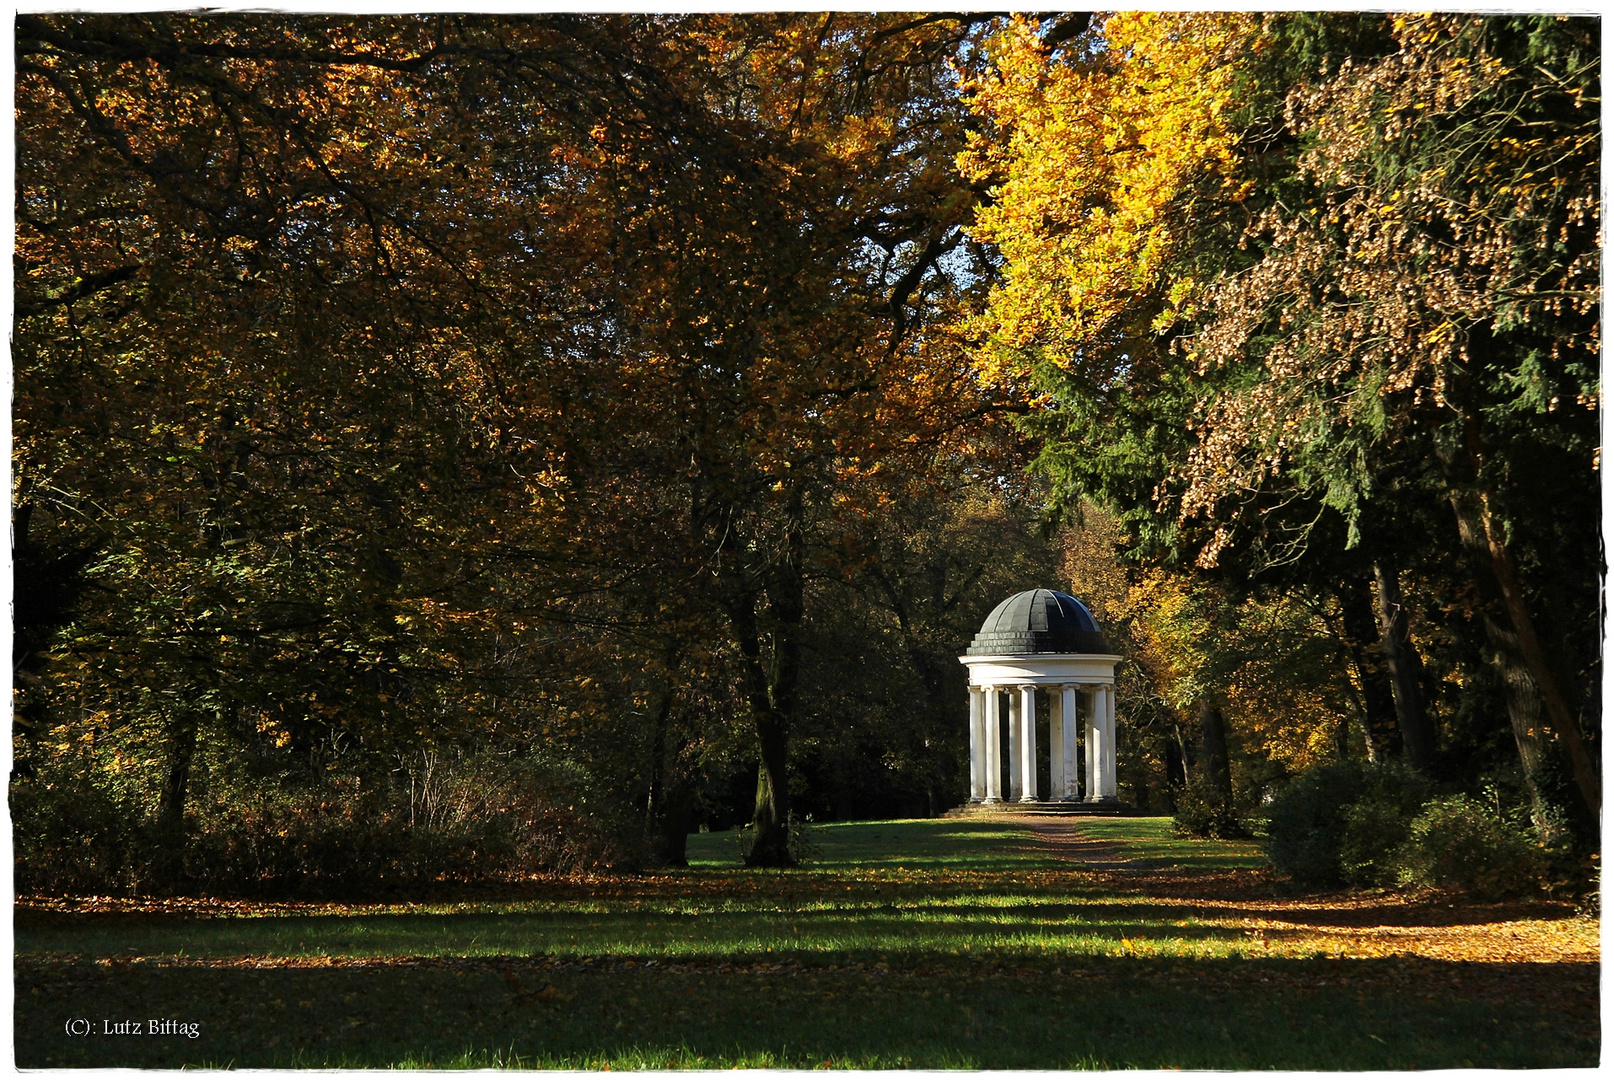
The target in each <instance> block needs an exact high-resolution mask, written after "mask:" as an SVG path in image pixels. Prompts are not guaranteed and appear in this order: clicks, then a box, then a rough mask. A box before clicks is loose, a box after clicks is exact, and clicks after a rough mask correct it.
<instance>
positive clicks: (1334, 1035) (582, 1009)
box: [16, 956, 1600, 1070]
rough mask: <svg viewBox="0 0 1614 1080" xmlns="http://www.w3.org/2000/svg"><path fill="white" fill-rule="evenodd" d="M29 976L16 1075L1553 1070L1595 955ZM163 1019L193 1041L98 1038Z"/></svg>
mask: <svg viewBox="0 0 1614 1080" xmlns="http://www.w3.org/2000/svg"><path fill="white" fill-rule="evenodd" d="M16 986H17V998H16V1001H17V1007H16V1055H17V1064H18V1065H19V1066H21V1067H23V1068H44V1067H75V1066H96V1067H114V1066H132V1067H148V1068H149V1067H170V1068H172V1067H180V1066H194V1065H203V1064H211V1065H215V1066H217V1065H233V1066H235V1067H278V1068H287V1067H320V1066H348V1067H372V1068H374V1067H386V1066H390V1065H399V1064H416V1065H432V1066H436V1067H452V1066H459V1067H478V1066H488V1065H501V1064H502V1065H518V1066H522V1067H534V1066H547V1067H555V1066H566V1065H571V1066H581V1067H599V1066H601V1065H604V1064H610V1065H612V1067H613V1068H623V1067H635V1066H638V1067H664V1068H668V1067H672V1068H676V1067H685V1066H694V1067H727V1066H731V1065H734V1064H764V1065H773V1066H776V1067H794V1068H803V1067H813V1066H818V1065H822V1064H825V1063H828V1064H839V1065H850V1066H861V1067H866V1068H877V1067H908V1068H1017V1069H1033V1068H1194V1069H1272V1068H1280V1069H1348V1070H1357V1069H1405V1068H1418V1069H1428V1068H1455V1067H1477V1068H1561V1067H1589V1066H1592V1065H1595V1064H1596V1062H1597V1058H1598V1051H1599V1046H1600V1044H1599V1035H1598V1011H1597V995H1598V986H1597V969H1596V966H1595V965H1589V964H1588V965H1570V964H1540V965H1516V964H1515V965H1505V964H1495V965H1482V964H1453V963H1444V962H1440V961H1428V960H1405V959H1402V960H1396V961H1354V962H1342V961H1294V960H1290V961H1237V960H1226V961H1223V960H1217V961H1183V960H1173V961H1152V960H1147V959H1140V958H1089V959H1087V960H1086V961H1085V962H1082V963H1079V964H1071V963H1052V962H1049V961H1047V960H1042V961H1039V960H1038V959H1037V958H1035V957H1029V956H1027V957H1013V956H1001V957H996V958H992V959H985V960H964V959H958V958H951V959H949V960H947V961H945V962H942V963H933V964H924V965H920V966H917V967H907V968H905V967H901V966H897V967H887V966H886V965H883V964H875V965H853V966H850V967H841V966H827V965H813V966H805V965H794V964H787V965H780V964H763V965H753V966H752V967H751V968H750V969H747V968H745V967H743V966H737V965H733V964H726V965H719V966H712V967H704V968H703V967H701V966H687V967H685V968H684V969H682V970H677V969H675V970H647V969H646V967H645V964H644V958H641V959H640V960H639V961H636V962H635V963H634V964H633V965H631V966H630V965H629V964H627V963H626V962H618V963H613V964H608V965H598V964H596V965H572V966H570V967H567V966H545V964H544V963H542V962H539V961H534V960H530V959H526V958H521V957H491V958H484V959H477V960H472V961H467V960H453V961H446V962H443V963H441V964H430V963H414V964H409V963H405V964H397V963H354V964H350V965H344V966H336V967H302V968H288V967H252V966H228V967H200V966H158V965H155V964H146V963H134V964H127V965H111V966H105V965H102V964H95V963H54V964H53V963H45V964H32V963H21V964H19V965H18V968H17V983H16ZM75 1017H77V1018H82V1019H83V1020H84V1021H85V1022H86V1023H87V1024H88V1025H90V1026H91V1027H93V1028H95V1029H96V1030H97V1034H95V1035H92V1036H72V1035H69V1034H67V1029H66V1027H65V1026H64V1025H65V1022H66V1021H67V1020H69V1019H72V1018H75ZM151 1019H173V1020H179V1021H182V1022H185V1023H194V1024H197V1025H199V1027H198V1031H199V1037H198V1038H196V1039H188V1038H184V1037H180V1036H171V1035H149V1034H145V1033H142V1034H140V1035H134V1034H124V1035H114V1034H105V1033H101V1029H102V1028H103V1027H104V1025H105V1024H106V1022H107V1021H109V1020H110V1021H112V1022H117V1021H119V1020H135V1021H138V1022H142V1023H144V1022H146V1021H149V1020H151Z"/></svg>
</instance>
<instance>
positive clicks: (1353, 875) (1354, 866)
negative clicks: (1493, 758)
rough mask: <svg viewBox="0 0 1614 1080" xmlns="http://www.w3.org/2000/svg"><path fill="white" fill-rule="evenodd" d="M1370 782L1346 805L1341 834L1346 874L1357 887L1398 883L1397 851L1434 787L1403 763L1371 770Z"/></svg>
mask: <svg viewBox="0 0 1614 1080" xmlns="http://www.w3.org/2000/svg"><path fill="white" fill-rule="evenodd" d="M1363 778H1364V780H1365V781H1366V786H1365V787H1364V789H1363V790H1362V793H1361V794H1360V795H1358V796H1357V797H1356V799H1355V801H1354V802H1352V803H1351V804H1350V805H1349V806H1347V807H1345V808H1344V811H1345V812H1344V820H1343V822H1342V828H1341V829H1340V837H1339V869H1340V877H1341V878H1342V879H1343V880H1344V881H1345V882H1347V883H1349V884H1351V885H1394V884H1395V883H1396V873H1397V862H1396V851H1397V849H1398V848H1399V847H1400V846H1401V844H1402V842H1403V841H1404V840H1405V839H1406V838H1407V832H1408V830H1409V829H1410V827H1411V825H1412V821H1413V819H1414V818H1416V817H1417V816H1418V812H1419V810H1420V809H1422V807H1423V805H1424V803H1425V802H1426V801H1428V799H1429V797H1430V795H1432V794H1433V789H1432V787H1431V785H1430V784H1429V782H1428V781H1426V780H1425V779H1423V778H1422V777H1420V776H1419V775H1418V774H1417V773H1415V772H1413V771H1411V770H1410V769H1407V768H1405V767H1404V766H1401V765H1397V764H1390V765H1384V766H1381V767H1379V768H1374V769H1368V770H1366V771H1365V773H1364V777H1363Z"/></svg>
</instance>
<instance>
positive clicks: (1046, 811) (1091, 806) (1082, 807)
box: [942, 799, 1156, 818]
mask: <svg viewBox="0 0 1614 1080" xmlns="http://www.w3.org/2000/svg"><path fill="white" fill-rule="evenodd" d="M1155 812H1156V811H1150V810H1139V809H1137V808H1136V807H1134V806H1129V805H1127V804H1126V803H1124V802H1122V801H1121V800H1119V799H1101V800H1099V801H1097V802H1076V801H1073V802H1066V801H1064V800H1063V799H1043V800H1040V801H1038V802H1014V803H1010V802H1003V803H966V804H965V805H963V806H955V807H953V808H952V809H951V810H948V811H947V812H946V813H944V814H942V817H949V818H959V817H1013V816H1016V815H1021V814H1031V815H1037V816H1069V817H1138V816H1145V815H1149V814H1152V813H1155Z"/></svg>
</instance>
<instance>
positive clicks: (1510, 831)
mask: <svg viewBox="0 0 1614 1080" xmlns="http://www.w3.org/2000/svg"><path fill="white" fill-rule="evenodd" d="M1396 861H1397V862H1398V863H1399V873H1398V875H1397V876H1398V879H1399V881H1400V882H1401V884H1402V885H1405V886H1411V887H1414V888H1457V889H1462V890H1463V891H1465V892H1469V893H1472V894H1473V895H1475V896H1477V897H1480V898H1481V899H1486V900H1496V899H1502V898H1504V897H1508V896H1521V895H1525V894H1528V893H1532V892H1538V891H1540V889H1541V888H1542V885H1543V878H1544V877H1545V875H1546V872H1547V870H1548V866H1549V863H1550V855H1549V853H1548V851H1547V850H1546V848H1545V847H1544V846H1543V845H1542V844H1540V843H1539V842H1537V841H1536V840H1535V838H1534V837H1533V836H1532V835H1531V833H1530V832H1529V830H1527V829H1526V828H1524V827H1522V826H1521V825H1518V824H1516V823H1514V822H1511V821H1508V820H1507V819H1506V818H1504V817H1503V816H1502V814H1501V813H1500V812H1498V810H1497V809H1496V808H1494V807H1492V806H1489V805H1487V804H1486V803H1483V802H1480V801H1478V800H1476V799H1471V798H1469V797H1467V796H1466V795H1455V796H1452V797H1450V798H1445V799H1435V800H1434V801H1432V802H1430V803H1429V804H1428V805H1427V806H1425V807H1424V808H1423V811H1422V812H1421V813H1420V814H1419V815H1418V816H1417V818H1416V819H1415V820H1414V821H1413V822H1412V824H1411V827H1410V828H1409V829H1408V832H1407V837H1406V840H1405V842H1404V843H1403V844H1402V845H1401V848H1400V850H1399V851H1398V852H1397V853H1396Z"/></svg>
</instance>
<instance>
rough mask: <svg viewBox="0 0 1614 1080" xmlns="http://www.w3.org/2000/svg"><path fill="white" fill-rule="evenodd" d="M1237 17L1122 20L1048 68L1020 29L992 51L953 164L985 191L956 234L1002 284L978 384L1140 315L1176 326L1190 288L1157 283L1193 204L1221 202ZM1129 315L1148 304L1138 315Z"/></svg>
mask: <svg viewBox="0 0 1614 1080" xmlns="http://www.w3.org/2000/svg"><path fill="white" fill-rule="evenodd" d="M1258 27H1259V24H1258V21H1257V19H1256V18H1255V17H1253V16H1251V15H1250V14H1248V13H1181V12H1123V13H1119V14H1115V15H1111V16H1109V18H1108V19H1107V20H1106V21H1105V23H1104V28H1103V36H1104V39H1105V42H1106V45H1107V48H1106V50H1105V51H1104V52H1103V53H1101V54H1099V55H1098V56H1097V57H1096V58H1094V59H1086V58H1080V59H1078V60H1076V61H1070V60H1066V59H1064V58H1061V57H1058V56H1055V55H1053V54H1052V53H1051V52H1050V50H1049V49H1048V48H1046V47H1045V46H1044V45H1043V44H1042V42H1041V41H1040V40H1039V39H1038V37H1037V34H1036V32H1035V30H1034V27H1033V25H1032V24H1031V23H1029V22H1027V21H1024V20H1018V21H1016V22H1014V23H1013V24H1011V26H1010V27H1009V28H1008V29H1007V30H1005V31H1004V32H1003V33H1002V34H1001V35H999V36H998V37H997V38H995V39H994V41H993V43H992V46H991V58H992V61H993V64H992V68H993V70H992V73H991V74H989V75H987V76H985V77H983V78H981V79H979V80H975V81H973V82H971V83H969V84H968V89H969V90H970V91H971V92H972V93H973V95H974V98H973V104H974V108H975V109H976V111H977V112H978V113H980V114H981V115H983V116H985V117H986V118H988V119H989V120H990V121H991V123H992V125H993V126H994V128H995V131H992V132H989V133H984V134H980V133H978V134H976V135H974V136H973V137H972V139H971V141H970V143H969V145H968V147H967V149H966V150H965V151H964V152H963V153H962V154H961V155H960V157H959V166H960V168H961V169H962V170H963V171H964V173H965V174H966V175H967V176H969V177H970V178H971V179H973V180H975V181H976V182H978V183H981V182H985V183H991V184H992V185H993V186H992V189H991V193H992V199H991V203H990V205H987V206H985V207H983V208H982V209H981V210H980V211H979V212H978V213H977V215H976V219H975V223H974V225H973V226H972V227H971V232H972V234H973V235H974V236H975V237H976V238H977V239H979V240H983V241H987V242H990V243H992V244H995V245H997V247H998V248H999V249H1000V250H1001V251H1002V253H1003V255H1004V257H1005V260H1006V264H1007V266H1006V270H1005V280H1004V281H1003V283H1002V284H1001V285H999V286H998V287H996V288H995V289H994V290H993V293H992V296H991V299H990V303H989V307H988V310H987V311H986V313H985V314H984V315H983V316H982V317H981V318H980V319H979V320H978V321H977V323H976V325H975V327H974V329H975V330H976V331H977V333H979V334H980V335H981V337H982V338H983V339H984V340H986V341H987V342H988V343H989V344H988V346H987V347H986V348H985V349H984V350H982V352H981V354H980V357H979V361H978V362H979V364H980V367H981V372H982V376H983V377H984V378H986V379H989V380H1002V379H1004V378H1005V377H1012V376H1014V375H1016V374H1020V373H1021V372H1020V370H1019V369H1020V368H1021V367H1022V366H1023V362H1022V361H1019V360H1017V359H1016V355H1017V353H1018V351H1019V350H1021V349H1023V348H1025V347H1026V346H1028V345H1031V344H1033V343H1035V344H1036V345H1037V346H1039V349H1040V352H1041V354H1042V356H1044V357H1045V358H1046V359H1048V360H1051V361H1052V362H1054V363H1055V364H1058V365H1059V366H1061V367H1066V368H1068V367H1071V366H1073V365H1075V364H1076V363H1078V362H1079V360H1080V357H1081V355H1082V351H1083V347H1084V345H1090V344H1091V343H1092V342H1094V341H1096V340H1100V339H1101V338H1102V336H1103V335H1105V333H1106V331H1107V330H1110V329H1111V328H1112V327H1113V326H1115V325H1116V324H1118V323H1120V322H1121V321H1122V320H1124V319H1126V318H1128V317H1135V316H1136V314H1137V312H1138V311H1139V310H1140V307H1144V308H1147V309H1150V310H1156V311H1159V310H1160V308H1161V304H1162V303H1163V304H1164V305H1165V314H1162V315H1160V316H1158V319H1157V321H1158V320H1159V319H1169V318H1171V317H1173V313H1178V312H1183V311H1186V310H1187V309H1188V308H1189V306H1191V304H1192V301H1193V297H1194V293H1195V289H1196V284H1195V283H1194V282H1193V281H1191V280H1188V279H1186V278H1172V276H1171V275H1170V274H1169V273H1167V270H1168V269H1169V267H1170V266H1171V264H1172V262H1173V261H1174V259H1175V258H1176V257H1177V256H1178V255H1179V253H1180V251H1181V248H1182V245H1183V244H1185V243H1186V242H1187V239H1188V237H1189V236H1190V234H1191V232H1192V229H1193V223H1194V218H1195V214H1196V208H1197V207H1198V206H1199V205H1200V204H1201V202H1202V201H1203V200H1207V199H1218V200H1227V199H1230V198H1231V199H1237V198H1238V197H1239V196H1240V194H1241V192H1240V191H1239V190H1238V187H1237V181H1236V179H1235V152H1234V151H1235V143H1236V141H1237V133H1236V132H1235V131H1234V130H1233V129H1232V126H1231V125H1230V124H1229V122H1228V119H1227V117H1228V114H1229V112H1230V111H1231V107H1232V105H1233V103H1234V100H1235V91H1236V85H1237V78H1238V74H1239V63H1240V57H1242V56H1246V55H1248V50H1249V46H1250V43H1251V42H1252V41H1253V40H1254V37H1255V34H1256V31H1257V30H1258ZM1143 301H1151V302H1150V303H1147V304H1144V303H1142V302H1143Z"/></svg>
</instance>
